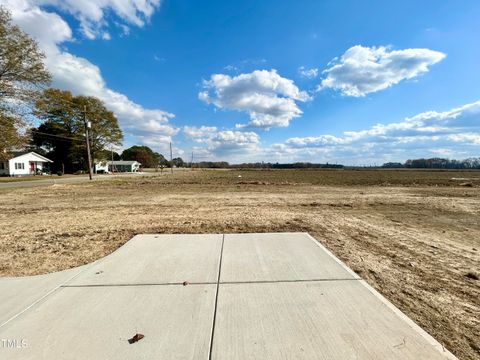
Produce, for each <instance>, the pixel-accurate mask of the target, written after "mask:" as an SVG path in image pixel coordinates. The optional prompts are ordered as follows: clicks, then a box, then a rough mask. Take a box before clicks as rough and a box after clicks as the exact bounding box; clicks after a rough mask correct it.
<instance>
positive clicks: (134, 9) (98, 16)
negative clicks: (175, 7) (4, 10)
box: [19, 0, 161, 40]
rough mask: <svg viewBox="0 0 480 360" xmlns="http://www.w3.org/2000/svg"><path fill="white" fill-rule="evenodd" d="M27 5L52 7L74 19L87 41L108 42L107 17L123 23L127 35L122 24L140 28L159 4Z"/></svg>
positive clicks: (109, 0)
mask: <svg viewBox="0 0 480 360" xmlns="http://www.w3.org/2000/svg"><path fill="white" fill-rule="evenodd" d="M19 1H21V0H19ZM31 3H32V4H35V5H49V6H55V7H57V8H59V9H61V10H63V11H65V12H67V13H69V14H70V15H72V16H74V17H75V18H76V19H77V20H78V21H79V22H80V29H81V31H82V33H83V34H84V35H85V36H86V37H87V38H89V39H95V38H103V39H105V40H109V39H110V34H109V33H108V32H106V31H105V30H104V29H105V28H106V27H108V22H107V20H106V19H105V17H106V15H107V14H114V15H115V16H116V17H117V18H118V19H119V20H121V21H123V22H124V23H123V24H122V25H121V27H122V29H123V32H124V33H125V32H127V33H128V31H129V30H125V28H127V29H128V26H127V25H126V24H131V25H134V26H139V27H142V26H144V24H145V22H147V21H148V20H149V19H150V17H151V16H152V14H153V13H154V12H155V10H156V9H157V8H158V7H159V6H160V3H161V0H31Z"/></svg>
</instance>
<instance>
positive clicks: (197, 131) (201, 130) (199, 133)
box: [183, 126, 217, 139]
mask: <svg viewBox="0 0 480 360" xmlns="http://www.w3.org/2000/svg"><path fill="white" fill-rule="evenodd" d="M183 132H184V133H185V135H187V136H188V137H190V138H194V139H198V138H205V137H208V136H211V135H212V134H213V133H216V132H217V128H216V127H215V126H200V127H198V126H184V127H183Z"/></svg>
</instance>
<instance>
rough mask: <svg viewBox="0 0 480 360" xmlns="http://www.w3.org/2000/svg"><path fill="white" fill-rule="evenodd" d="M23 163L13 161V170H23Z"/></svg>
mask: <svg viewBox="0 0 480 360" xmlns="http://www.w3.org/2000/svg"><path fill="white" fill-rule="evenodd" d="M24 169H25V164H24V163H15V170H24Z"/></svg>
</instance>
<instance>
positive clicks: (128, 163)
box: [107, 160, 141, 165]
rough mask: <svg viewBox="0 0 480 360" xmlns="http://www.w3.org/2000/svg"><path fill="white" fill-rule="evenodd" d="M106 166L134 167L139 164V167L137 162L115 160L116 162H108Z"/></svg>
mask: <svg viewBox="0 0 480 360" xmlns="http://www.w3.org/2000/svg"><path fill="white" fill-rule="evenodd" d="M107 163H108V165H134V164H139V165H141V164H140V163H139V162H138V161H135V160H116V161H108V162H107Z"/></svg>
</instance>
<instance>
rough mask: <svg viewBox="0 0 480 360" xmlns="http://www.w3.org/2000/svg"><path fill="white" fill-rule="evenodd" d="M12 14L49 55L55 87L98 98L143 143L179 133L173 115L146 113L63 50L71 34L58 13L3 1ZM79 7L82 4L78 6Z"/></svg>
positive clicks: (21, 2) (23, 1) (86, 63)
mask: <svg viewBox="0 0 480 360" xmlns="http://www.w3.org/2000/svg"><path fill="white" fill-rule="evenodd" d="M0 3H2V4H4V5H5V6H6V7H7V8H8V9H10V10H11V12H12V18H13V21H14V22H15V23H17V24H18V25H19V26H20V27H21V28H22V29H23V30H25V31H26V32H27V33H29V34H30V35H31V36H33V37H34V38H35V39H37V41H38V43H39V45H40V47H41V48H42V50H43V51H44V52H45V54H46V60H45V64H46V66H47V68H48V69H49V71H50V72H51V73H52V75H53V86H55V87H58V88H61V89H66V90H70V91H72V92H73V93H74V94H78V95H88V96H95V97H98V98H99V99H101V100H102V101H104V102H105V104H106V105H107V107H108V108H109V109H110V110H112V111H113V112H114V113H115V115H116V116H117V117H118V119H119V121H120V124H121V126H122V128H123V129H124V130H125V131H126V132H127V133H130V134H132V135H137V136H139V137H138V139H139V140H140V141H142V139H145V136H146V134H148V135H149V138H148V139H150V140H152V139H154V140H155V142H156V143H158V142H160V141H167V140H169V139H171V136H173V135H175V134H176V133H177V132H178V129H176V128H174V127H173V126H172V125H171V124H169V120H170V119H171V118H173V117H174V115H173V114H171V113H168V112H166V111H163V110H159V109H146V108H144V107H142V106H141V105H139V104H137V103H135V102H133V101H131V100H130V99H129V98H128V97H127V96H126V95H124V94H121V93H119V92H116V91H114V90H112V89H110V88H108V86H107V84H106V83H105V80H104V79H103V77H102V74H101V71H100V69H99V68H98V67H97V66H96V65H94V64H92V63H91V62H89V61H88V60H87V59H84V58H82V57H78V56H75V55H73V54H70V53H69V52H66V51H64V50H62V47H61V45H62V44H63V43H65V42H68V41H72V40H73V37H72V30H71V28H70V27H69V25H68V24H67V23H66V22H65V21H64V20H63V19H62V18H61V17H60V16H59V15H58V14H56V13H53V12H48V11H46V10H43V9H42V8H40V7H39V6H36V5H32V3H31V2H29V1H27V0H0ZM79 3H80V2H79Z"/></svg>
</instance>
